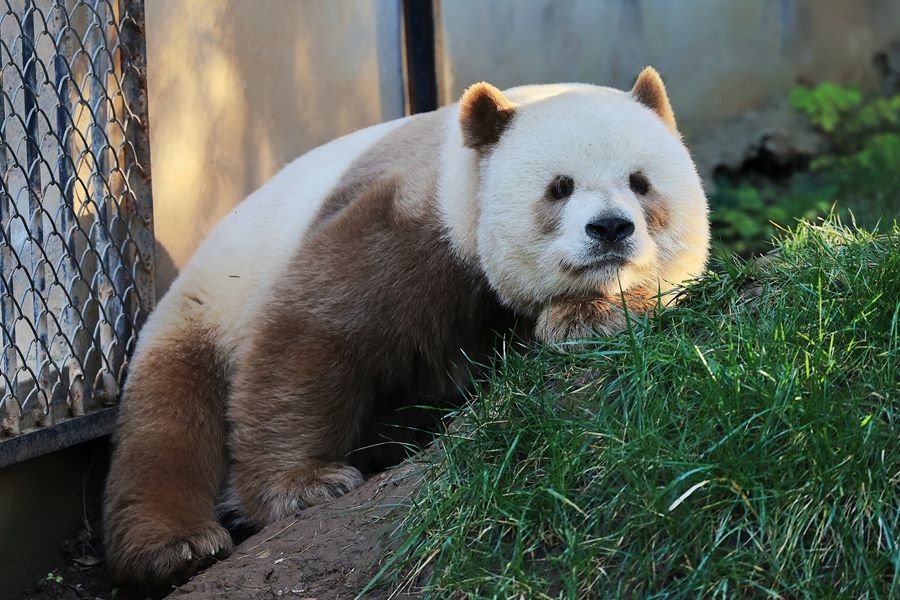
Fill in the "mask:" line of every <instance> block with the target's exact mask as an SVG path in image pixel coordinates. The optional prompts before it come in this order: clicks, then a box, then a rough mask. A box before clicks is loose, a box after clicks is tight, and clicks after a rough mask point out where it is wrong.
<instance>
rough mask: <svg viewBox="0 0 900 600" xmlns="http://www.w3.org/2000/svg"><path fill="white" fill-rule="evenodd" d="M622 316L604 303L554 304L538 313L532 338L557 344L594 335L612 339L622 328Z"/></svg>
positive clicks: (563, 302) (560, 302)
mask: <svg viewBox="0 0 900 600" xmlns="http://www.w3.org/2000/svg"><path fill="white" fill-rule="evenodd" d="M625 325H626V321H625V314H624V312H623V311H621V310H617V308H616V307H615V306H613V305H611V304H610V303H609V302H607V301H606V300H600V299H598V300H579V301H572V300H554V301H553V302H551V303H549V304H548V305H547V306H545V307H544V309H543V310H542V311H541V313H540V315H539V316H538V319H537V323H536V326H535V337H536V338H537V339H538V340H540V341H541V342H544V343H549V344H556V343H560V342H565V341H569V340H578V339H586V338H590V337H594V336H596V335H598V334H599V335H611V334H613V333H616V332H617V331H621V330H623V329H624V328H625Z"/></svg>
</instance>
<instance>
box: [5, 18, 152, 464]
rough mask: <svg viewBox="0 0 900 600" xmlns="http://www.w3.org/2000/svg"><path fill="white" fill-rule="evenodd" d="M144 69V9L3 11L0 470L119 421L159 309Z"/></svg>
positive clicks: (96, 433) (84, 437)
mask: <svg viewBox="0 0 900 600" xmlns="http://www.w3.org/2000/svg"><path fill="white" fill-rule="evenodd" d="M144 60H145V52H144V37H143V3H142V1H141V0H77V1H76V0H0V134H2V143H0V174H2V188H0V327H2V342H3V346H2V354H0V465H3V464H8V463H11V462H16V461H18V460H22V459H24V458H27V457H29V456H33V455H35V454H39V453H42V452H46V451H49V450H53V449H55V448H58V447H61V446H64V445H66V444H68V443H73V442H76V441H80V440H83V439H87V438H89V437H93V436H95V435H100V434H102V433H106V432H107V431H108V430H109V428H110V427H111V424H112V422H113V419H112V415H113V413H114V411H113V410H104V409H105V408H108V407H112V406H114V405H115V403H116V402H117V400H118V396H119V391H120V388H121V384H122V381H123V378H124V375H125V370H126V368H127V362H128V356H129V355H130V353H131V351H132V350H133V348H134V344H135V342H136V336H137V332H138V329H139V328H140V325H141V323H142V322H143V321H144V319H145V318H146V316H147V313H148V312H149V310H150V309H151V307H152V305H153V302H154V281H153V235H152V206H151V198H150V179H149V177H150V170H149V141H148V135H147V119H146V116H147V112H146V85H145V82H146V79H145V74H146V69H145V64H144ZM85 415H88V416H87V417H85ZM76 417H82V418H76Z"/></svg>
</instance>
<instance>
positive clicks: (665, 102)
mask: <svg viewBox="0 0 900 600" xmlns="http://www.w3.org/2000/svg"><path fill="white" fill-rule="evenodd" d="M631 96H632V97H633V98H634V99H635V100H637V101H638V102H640V103H641V104H643V105H644V106H646V107H647V108H649V109H650V110H652V111H653V112H655V113H656V114H657V115H659V118H660V119H662V120H663V122H664V123H665V124H666V125H667V126H668V127H669V129H671V130H672V131H674V132H677V131H678V125H677V123H676V122H675V112H674V111H673V110H672V105H671V104H670V103H669V96H668V94H667V93H666V86H665V84H664V83H663V80H662V78H661V77H660V76H659V73H657V72H656V69H654V68H653V67H644V70H643V71H641V74H640V75H638V78H637V81H635V83H634V87H633V88H631Z"/></svg>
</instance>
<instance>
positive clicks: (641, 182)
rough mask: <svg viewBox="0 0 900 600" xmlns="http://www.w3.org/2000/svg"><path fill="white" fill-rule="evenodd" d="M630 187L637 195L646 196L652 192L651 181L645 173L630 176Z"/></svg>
mask: <svg viewBox="0 0 900 600" xmlns="http://www.w3.org/2000/svg"><path fill="white" fill-rule="evenodd" d="M628 186H629V187H630V188H631V191H632V192H634V193H635V194H638V195H640V196H645V195H646V194H647V192H649V191H650V180H649V179H647V177H646V176H645V175H644V174H643V173H632V174H631V175H629V176H628Z"/></svg>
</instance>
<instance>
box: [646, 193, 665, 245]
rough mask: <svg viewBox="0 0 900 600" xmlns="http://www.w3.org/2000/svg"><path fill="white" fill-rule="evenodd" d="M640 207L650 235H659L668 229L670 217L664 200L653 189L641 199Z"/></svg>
mask: <svg viewBox="0 0 900 600" xmlns="http://www.w3.org/2000/svg"><path fill="white" fill-rule="evenodd" d="M641 206H642V208H643V210H644V219H646V221H647V229H649V230H650V233H651V234H654V235H655V234H658V233H661V232H663V231H665V230H666V229H667V228H668V227H669V222H670V220H671V216H670V215H669V207H668V205H667V203H666V199H665V198H663V197H662V196H661V195H659V194H658V193H656V192H655V191H654V190H653V189H651V190H650V193H649V194H648V195H647V196H646V197H644V198H642V199H641Z"/></svg>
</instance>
